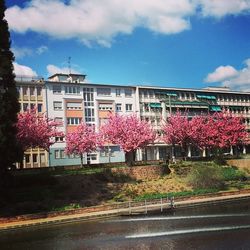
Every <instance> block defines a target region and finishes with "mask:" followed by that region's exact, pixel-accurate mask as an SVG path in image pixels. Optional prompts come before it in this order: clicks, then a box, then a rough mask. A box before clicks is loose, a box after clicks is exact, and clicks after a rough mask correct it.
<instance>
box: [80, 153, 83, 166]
mask: <svg viewBox="0 0 250 250" xmlns="http://www.w3.org/2000/svg"><path fill="white" fill-rule="evenodd" d="M80 158H81V168H83V155H82V154H80Z"/></svg>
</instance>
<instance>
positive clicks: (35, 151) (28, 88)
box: [16, 76, 48, 168]
mask: <svg viewBox="0 0 250 250" xmlns="http://www.w3.org/2000/svg"><path fill="white" fill-rule="evenodd" d="M16 85H17V89H18V92H19V103H20V108H21V112H23V111H26V110H27V109H32V108H34V107H36V109H37V112H38V114H41V115H42V114H43V113H44V112H45V111H46V108H45V103H46V100H45V85H44V80H43V78H39V77H25V76H24V77H23V76H18V77H16ZM47 162H48V153H47V151H45V150H44V149H40V148H31V149H29V150H27V151H25V153H24V159H23V163H22V166H20V165H21V164H20V163H18V164H17V167H24V168H37V167H46V166H47V165H48V164H47Z"/></svg>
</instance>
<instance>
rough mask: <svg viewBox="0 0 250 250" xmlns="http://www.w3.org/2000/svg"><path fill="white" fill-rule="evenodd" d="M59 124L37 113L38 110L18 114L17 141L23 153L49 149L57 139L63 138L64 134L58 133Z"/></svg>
mask: <svg viewBox="0 0 250 250" xmlns="http://www.w3.org/2000/svg"><path fill="white" fill-rule="evenodd" d="M58 125H59V124H58V123H57V122H55V121H54V120H52V119H49V118H47V116H46V115H40V114H38V113H37V110H36V108H34V109H31V110H28V111H26V112H23V113H19V114H18V121H17V130H18V133H17V140H18V142H19V144H20V145H21V147H22V149H23V151H25V150H27V149H28V148H35V147H39V148H43V149H45V150H47V151H48V150H49V147H50V146H51V145H52V144H54V143H55V137H62V136H64V134H63V133H62V132H60V131H58V128H57V127H58Z"/></svg>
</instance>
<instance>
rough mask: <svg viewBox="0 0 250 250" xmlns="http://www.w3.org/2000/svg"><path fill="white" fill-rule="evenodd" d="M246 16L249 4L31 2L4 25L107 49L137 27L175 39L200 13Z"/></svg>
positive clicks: (9, 13) (231, 0)
mask: <svg viewBox="0 0 250 250" xmlns="http://www.w3.org/2000/svg"><path fill="white" fill-rule="evenodd" d="M249 11H250V0H126V1H124V0H102V1H100V0H84V1H83V0H68V1H65V0H31V1H29V2H28V3H27V4H26V5H25V6H24V7H23V8H20V7H19V6H17V5H15V6H12V7H10V8H8V9H7V10H6V19H7V20H8V23H9V27H10V29H11V30H13V31H15V32H19V33H25V32H27V31H34V32H38V33H43V34H47V35H49V36H50V37H53V38H58V39H69V38H77V39H78V40H79V41H81V42H82V43H84V44H85V45H86V46H88V47H91V46H92V45H93V42H94V43H98V44H99V45H101V46H105V47H110V46H111V44H112V41H113V40H114V38H115V37H116V35H118V34H131V33H132V32H133V31H134V29H136V28H138V27H143V28H146V29H149V30H151V31H153V32H156V33H161V34H175V33H179V32H182V31H184V30H187V29H190V27H191V24H190V21H189V20H190V17H191V16H194V15H197V14H200V13H201V14H202V15H201V16H203V17H206V16H213V17H216V18H218V17H223V16H225V15H237V14H242V13H245V12H249Z"/></svg>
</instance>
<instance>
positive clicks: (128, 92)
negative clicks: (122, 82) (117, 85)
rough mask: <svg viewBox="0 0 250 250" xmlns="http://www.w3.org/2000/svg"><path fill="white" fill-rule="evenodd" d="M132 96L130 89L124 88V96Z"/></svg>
mask: <svg viewBox="0 0 250 250" xmlns="http://www.w3.org/2000/svg"><path fill="white" fill-rule="evenodd" d="M131 96H132V89H125V97H131Z"/></svg>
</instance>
